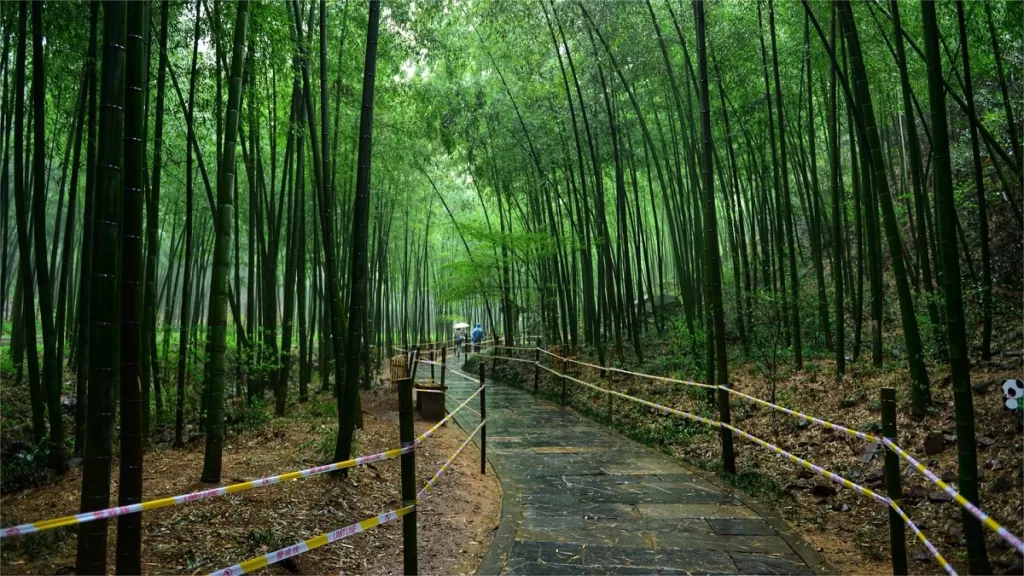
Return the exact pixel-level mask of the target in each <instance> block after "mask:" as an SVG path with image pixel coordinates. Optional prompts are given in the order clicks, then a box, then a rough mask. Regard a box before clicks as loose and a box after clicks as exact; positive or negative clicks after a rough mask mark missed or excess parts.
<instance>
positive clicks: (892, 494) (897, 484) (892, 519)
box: [881, 388, 907, 576]
mask: <svg viewBox="0 0 1024 576" xmlns="http://www.w3.org/2000/svg"><path fill="white" fill-rule="evenodd" d="M881 392H882V435H883V436H885V437H886V438H888V439H889V440H891V441H892V442H893V443H895V442H896V389H895V388H882V390H881ZM881 449H882V450H884V451H885V493H886V495H888V496H889V499H890V500H892V501H893V502H895V503H896V505H897V506H899V505H900V504H902V500H903V487H902V486H901V478H900V457H899V455H897V454H896V453H895V452H893V451H892V450H889V449H888V448H887V447H885V446H882V447H881ZM889 548H890V550H891V551H892V573H893V574H894V575H895V576H900V575H903V574H906V573H907V542H906V526H905V525H904V524H903V519H902V518H900V515H899V514H897V513H896V511H895V510H893V509H892V508H891V507H890V508H889Z"/></svg>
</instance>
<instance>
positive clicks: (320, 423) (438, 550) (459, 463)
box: [0, 388, 501, 574]
mask: <svg viewBox="0 0 1024 576" xmlns="http://www.w3.org/2000/svg"><path fill="white" fill-rule="evenodd" d="M362 403H363V418H364V426H365V427H364V429H362V430H359V431H358V432H357V433H356V446H355V448H354V450H353V452H354V454H357V455H358V454H371V453H376V452H379V451H382V450H386V449H389V448H394V447H397V446H398V445H399V442H398V415H397V399H396V394H395V393H393V392H387V391H386V389H382V388H378V389H375V390H374V391H371V392H364V393H363V397H362ZM333 414H334V403H333V401H331V400H330V399H326V398H322V399H314V400H312V401H311V402H310V403H308V404H305V405H295V406H292V407H291V411H290V414H289V416H288V417H285V418H279V419H276V420H273V421H271V422H270V423H269V424H267V425H266V426H264V427H262V428H260V429H258V430H255V431H252V432H246V433H242V434H239V435H236V436H231V437H229V438H228V440H227V442H226V445H225V450H224V474H223V480H224V483H225V484H228V483H235V482H242V481H246V480H251V479H254V478H259V477H263V476H267V475H272V474H278V473H284V472H290V471H292V470H298V469H301V468H306V467H309V466H313V465H317V464H321V463H322V462H321V461H320V460H319V458H318V457H317V456H316V454H317V453H318V452H320V453H322V452H323V449H322V448H320V446H321V445H325V444H327V445H333V437H334V434H333V431H334V430H336V425H335V424H333V422H334V416H333ZM431 424H432V423H429V422H423V421H417V422H416V430H417V433H419V432H423V431H424V430H426V429H427V428H428V427H429V426H430V425H431ZM464 440H465V434H464V433H463V431H462V430H461V429H459V428H458V426H456V425H454V424H449V425H447V426H445V427H443V428H441V429H440V430H439V431H438V432H437V433H435V434H434V436H433V437H432V438H430V439H429V440H427V441H426V442H425V443H424V444H422V445H421V447H420V448H419V449H417V451H416V468H417V480H418V482H419V484H420V485H422V483H424V482H425V481H426V480H428V479H429V478H430V477H431V476H432V475H433V474H434V472H435V471H436V470H437V469H438V468H440V467H441V465H442V464H443V463H444V461H445V460H446V459H447V458H448V457H449V456H450V455H451V454H452V453H453V452H454V451H455V450H456V449H457V448H458V447H459V445H461V444H462V442H463V441H464ZM202 462H203V444H202V442H201V441H197V442H194V443H192V444H189V445H187V446H186V447H185V448H182V449H169V448H161V447H157V449H156V450H155V451H151V452H149V453H147V454H146V459H145V476H146V479H145V485H144V494H145V495H146V498H147V499H150V498H157V497H164V496H171V495H177V494H183V493H187V492H191V491H195V490H202V489H205V488H209V486H207V485H203V484H200V483H199V482H197V481H196V479H197V478H198V476H199V472H200V470H201V468H202ZM479 470H480V454H479V451H478V450H477V448H476V446H475V445H473V444H472V443H471V444H470V445H469V446H467V448H466V449H465V451H463V453H462V454H461V455H460V456H459V458H458V459H456V461H455V462H454V463H453V465H452V466H451V467H450V468H449V469H448V471H447V472H446V473H445V474H444V476H442V478H441V479H440V480H439V481H438V483H437V484H436V486H435V489H434V490H433V491H432V492H431V493H430V494H428V495H427V497H426V499H425V501H424V502H422V503H421V504H420V506H419V508H418V512H417V513H418V526H419V546H418V551H419V570H420V573H421V574H471V573H473V572H474V571H475V570H476V568H477V566H478V565H479V563H480V561H481V560H482V558H483V555H484V554H485V553H486V551H487V549H488V547H489V545H490V541H491V538H492V536H493V534H494V531H495V530H496V529H497V527H498V522H499V517H500V512H501V488H500V485H499V483H498V480H497V478H496V477H495V475H494V473H493V471H491V470H490V469H488V474H487V475H486V476H481V475H480V472H479ZM81 471H82V470H81V467H76V468H74V469H73V470H71V471H70V472H68V473H67V474H66V475H65V476H64V477H63V478H60V479H59V480H56V481H54V482H52V483H50V484H47V485H44V486H40V487H38V488H32V489H28V490H23V491H20V492H17V493H13V494H5V495H3V497H2V499H0V523H2V525H3V526H9V525H12V524H18V523H21V522H26V521H34V520H41V519H45V518H52V517H56V516H63V515H66V514H72V513H75V512H77V508H78V501H79V490H80V485H81ZM399 473H400V466H399V462H398V460H397V459H396V460H387V461H382V462H375V463H372V464H369V465H365V466H362V467H358V468H354V469H350V470H349V477H348V479H337V478H329V477H327V476H317V477H313V478H305V479H299V480H294V481H291V482H285V483H283V484H278V485H274V486H267V487H262V488H254V489H251V490H248V491H245V492H240V493H236V494H233V495H226V496H221V497H218V498H213V499H210V500H205V501H201V502H196V503H192V504H185V505H180V506H174V507H170V508H164V509H160V510H155V511H152V512H147V513H146V514H145V515H144V517H143V529H144V533H143V543H142V546H143V550H142V558H143V569H144V571H145V572H147V573H152V574H155V573H174V574H200V573H207V572H210V571H213V570H217V569H220V568H223V567H226V566H230V565H232V564H235V563H238V562H241V561H243V560H246V559H249V558H251V557H253V556H258V555H262V554H265V553H267V552H270V551H273V550H277V549H279V548H282V547H285V546H289V545H291V544H294V543H297V542H299V541H301V540H302V539H306V538H310V537H313V536H316V535H317V534H320V533H323V532H327V531H330V530H334V529H337V528H341V527H343V526H346V525H348V524H351V523H354V522H356V521H359V520H362V519H365V518H368V517H370V516H374V515H377V514H381V513H383V512H387V511H389V510H394V509H396V508H399V507H400V506H401V498H400V493H401V492H400V474H399ZM117 474H118V469H117V463H116V461H115V464H114V469H113V473H112V478H113V484H114V486H113V487H112V492H113V493H114V494H112V498H111V502H116V500H117V497H116V490H117V486H116V483H117V477H118V476H117ZM401 522H402V521H401V520H397V521H392V522H390V523H388V524H385V525H382V526H378V527H376V528H374V529H372V530H369V531H367V532H364V533H361V534H356V535H354V536H351V537H349V538H347V539H345V540H341V541H338V542H335V543H333V544H328V545H325V546H323V547H321V548H318V549H316V550H312V551H310V552H307V553H305V554H302V555H300V556H296V557H293V558H291V559H289V560H286V561H285V562H282V563H280V564H277V565H274V566H271V567H269V568H267V569H264V570H261V571H260V572H259V573H264V574H328V573H333V574H339V573H343V574H401V573H402V526H401ZM76 534H77V532H76V530H75V528H74V527H68V528H63V529H57V530H52V531H49V532H44V533H40V534H35V535H29V536H27V537H23V538H21V539H5V540H4V541H3V545H2V547H0V552H2V559H0V572H2V573H4V574H43V573H45V574H70V573H74V564H75V548H76ZM115 537H116V522H115V521H111V522H110V533H109V538H108V546H109V552H108V568H109V569H110V570H113V567H114V542H115Z"/></svg>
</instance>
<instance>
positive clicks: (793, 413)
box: [716, 386, 881, 442]
mask: <svg viewBox="0 0 1024 576" xmlns="http://www.w3.org/2000/svg"><path fill="white" fill-rule="evenodd" d="M716 388H719V389H721V390H725V391H726V392H728V393H729V394H733V395H735V396H740V397H741V398H746V399H747V400H751V401H753V402H757V403H758V404H760V405H762V406H767V407H768V408H771V409H773V410H778V411H779V412H785V413H786V414H789V415H790V416H796V417H798V418H803V419H805V420H809V421H811V422H814V423H815V424H817V425H819V426H824V427H825V428H831V429H833V430H839V431H840V432H843V433H845V434H849V435H850V436H853V437H854V438H860V439H861V440H864V441H866V442H881V438H879V437H877V436H872V435H871V434H865V433H864V432H861V431H859V430H854V429H853V428H847V427H846V426H841V425H839V424H835V423H833V422H829V421H828V420H822V419H821V418H815V417H814V416H810V415H807V414H804V413H803V412H797V411H796V410H791V409H789V408H786V407H784V406H779V405H778V404H773V403H771V402H768V401H765V400H761V399H760V398H755V397H754V396H751V395H750V394H744V393H743V392H740V391H739V390H734V389H732V388H730V387H728V386H716Z"/></svg>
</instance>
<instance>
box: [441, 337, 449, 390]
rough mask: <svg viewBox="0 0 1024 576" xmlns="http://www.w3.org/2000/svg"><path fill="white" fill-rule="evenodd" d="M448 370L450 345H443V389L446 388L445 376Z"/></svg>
mask: <svg viewBox="0 0 1024 576" xmlns="http://www.w3.org/2000/svg"><path fill="white" fill-rule="evenodd" d="M446 372H448V347H447V346H442V347H441V389H442V390H444V379H445V378H444V376H445V373H446Z"/></svg>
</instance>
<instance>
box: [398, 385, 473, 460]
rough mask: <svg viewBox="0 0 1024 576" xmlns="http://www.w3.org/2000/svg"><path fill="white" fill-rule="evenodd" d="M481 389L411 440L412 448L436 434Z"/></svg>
mask: <svg viewBox="0 0 1024 576" xmlns="http://www.w3.org/2000/svg"><path fill="white" fill-rule="evenodd" d="M483 389H484V387H483V386H480V387H479V388H477V389H476V392H473V393H472V394H470V395H469V398H466V399H465V400H464V401H463V402H462V404H459V405H458V406H457V407H456V408H455V410H452V411H451V412H449V413H448V415H447V416H445V417H444V418H443V419H442V420H441V421H440V422H438V423H437V424H434V425H433V426H431V427H430V429H429V430H427V431H426V432H424V433H423V434H420V435H419V436H417V437H416V439H415V440H413V442H412V446H414V447H415V446H418V445H419V444H420V443H421V442H423V441H424V440H426V439H427V438H430V436H431V435H432V434H433V433H434V432H436V431H437V429H438V428H440V427H441V426H444V424H445V423H446V422H448V421H449V420H451V419H452V418H453V417H454V416H455V415H456V414H457V413H458V412H459V410H462V409H463V408H464V407H465V406H466V404H469V401H470V400H472V399H473V398H475V397H476V395H477V394H479V393H480V391H481V390H483Z"/></svg>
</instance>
